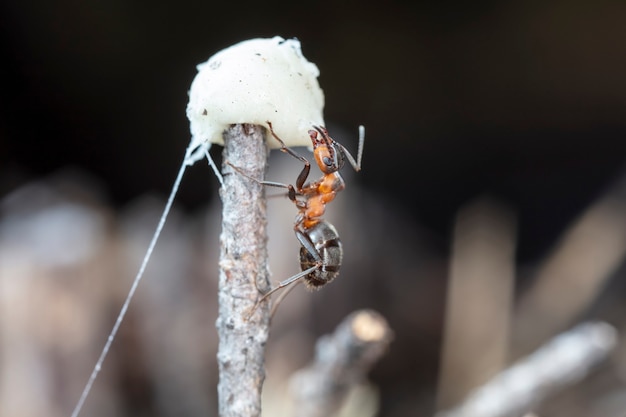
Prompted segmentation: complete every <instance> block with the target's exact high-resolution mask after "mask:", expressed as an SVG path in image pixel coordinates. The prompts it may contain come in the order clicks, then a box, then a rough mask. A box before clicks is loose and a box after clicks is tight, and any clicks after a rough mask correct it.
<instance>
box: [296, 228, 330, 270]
mask: <svg viewBox="0 0 626 417" xmlns="http://www.w3.org/2000/svg"><path fill="white" fill-rule="evenodd" d="M295 232H296V237H297V238H298V240H299V241H300V244H301V245H302V246H303V247H304V249H306V250H307V251H308V252H309V253H310V254H311V256H313V258H314V259H315V262H317V264H319V265H322V264H323V263H324V260H323V259H322V255H320V252H319V251H318V250H317V248H316V247H315V245H314V244H313V241H311V238H310V237H309V236H308V235H307V234H306V233H303V232H302V231H301V230H299V229H295Z"/></svg>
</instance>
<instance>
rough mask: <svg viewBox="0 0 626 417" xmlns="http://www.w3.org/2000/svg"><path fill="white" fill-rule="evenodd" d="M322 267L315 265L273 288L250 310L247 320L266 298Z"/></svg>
mask: <svg viewBox="0 0 626 417" xmlns="http://www.w3.org/2000/svg"><path fill="white" fill-rule="evenodd" d="M319 268H320V265H313V266H312V267H310V268H308V269H305V270H304V271H301V272H299V273H297V274H296V275H294V276H292V277H289V278H287V279H286V280H284V281H282V282H280V283H278V285H277V286H276V287H274V288H272V289H271V290H269V291H268V292H267V293H265V294H263V297H261V298H260V299H259V300H258V301H257V302H256V304H254V307H252V310H250V313H248V315H247V317H246V319H249V318H250V317H251V316H252V314H254V312H255V311H256V309H257V307H259V304H261V303H262V302H263V301H265V299H266V298H268V297H269V296H270V295H272V294H274V293H275V292H276V291H278V290H280V289H281V288H285V287H286V286H288V285H290V284H293V283H294V282H296V281H298V280H299V279H302V278H304V277H306V276H307V275H309V274H310V273H311V272H313V271H315V270H316V269H319Z"/></svg>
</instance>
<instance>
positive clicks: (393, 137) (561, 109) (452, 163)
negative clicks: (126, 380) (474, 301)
mask: <svg viewBox="0 0 626 417" xmlns="http://www.w3.org/2000/svg"><path fill="white" fill-rule="evenodd" d="M625 21H626V3H624V2H622V1H604V0H601V1H595V2H585V1H558V0H548V1H531V2H497V1H493V2H461V1H413V2H409V1H405V2H399V1H395V2H394V1H392V2H387V3H386V4H385V5H383V4H382V3H372V4H370V3H363V2H344V3H338V2H317V3H310V2H309V3H303V2H295V1H289V2H283V3H278V2H239V3H235V2H231V3H228V2H221V3H211V2H191V1H178V2H172V3H167V2H129V1H122V0H109V1H86V2H84V1H83V2H81V1H67V0H61V1H56V2H50V1H36V0H33V1H20V2H18V1H15V0H13V1H11V0H9V1H5V2H3V3H2V4H1V5H0V30H1V35H0V42H1V44H0V54H1V56H2V57H3V59H2V64H0V68H1V70H0V71H1V73H0V78H1V80H2V81H1V83H2V91H1V94H0V100H1V107H0V195H5V194H7V193H9V192H10V191H12V190H15V189H17V188H18V187H20V186H22V185H24V184H27V183H29V182H30V181H33V180H37V179H40V178H45V177H46V176H48V175H50V174H54V173H55V172H58V171H59V170H60V169H66V168H68V167H73V168H78V169H80V170H81V171H82V172H85V173H88V174H89V175H90V176H92V177H93V178H95V179H96V180H97V181H98V182H99V183H100V186H101V187H102V188H103V189H104V190H105V196H106V198H107V199H108V203H109V204H110V205H111V206H113V207H114V208H122V207H125V206H126V205H127V204H128V203H129V202H130V201H132V200H133V199H135V198H136V197H137V196H138V195H143V194H149V193H157V194H160V195H163V196H165V195H167V193H168V192H169V189H170V187H171V184H172V182H173V180H174V177H175V174H176V172H177V169H178V167H179V165H180V163H181V159H182V157H183V155H184V152H185V148H186V146H187V144H188V141H189V127H188V122H187V120H186V117H185V107H186V103H187V91H188V89H189V86H190V84H191V81H192V79H193V77H194V76H195V74H196V69H195V66H196V65H197V64H198V63H201V62H204V61H206V60H207V59H208V58H209V56H211V55H212V54H214V53H215V52H217V51H218V50H220V49H222V48H225V47H227V46H230V45H232V44H234V43H236V42H239V41H242V40H245V39H249V38H254V37H272V36H275V35H280V36H283V37H285V38H289V37H297V38H298V39H299V40H300V41H301V42H302V49H303V53H304V55H305V56H306V57H307V59H309V60H310V61H312V62H314V63H315V64H316V65H317V66H318V67H319V69H320V71H321V76H320V78H319V82H320V85H321V87H322V88H323V90H324V93H325V96H326V107H325V119H326V122H327V125H329V126H335V127H337V128H341V129H342V130H343V132H352V133H353V136H352V137H350V136H349V135H344V138H342V143H344V144H345V145H346V146H347V147H348V148H349V149H355V148H356V132H357V130H356V126H357V125H358V124H364V125H365V126H366V145H365V155H364V164H363V171H362V172H361V173H360V174H358V175H353V176H350V179H349V184H348V186H349V187H351V186H353V185H354V186H355V188H356V186H357V185H358V186H360V188H361V189H362V190H364V192H366V193H369V194H371V196H375V198H376V199H379V200H385V201H389V202H392V203H393V206H394V207H397V208H398V210H399V212H402V213H403V215H407V217H406V219H407V221H410V222H414V223H415V224H419V225H420V227H421V228H422V230H423V231H424V233H425V234H428V236H429V239H430V244H431V245H434V246H435V247H436V251H438V252H439V253H442V254H445V253H446V252H447V251H448V250H449V244H450V243H449V236H450V233H451V229H452V226H453V223H454V218H455V214H456V213H457V210H458V209H459V208H460V207H462V206H463V205H464V204H465V203H467V202H468V201H471V200H473V199H474V198H476V197H478V196H481V195H490V196H492V197H494V198H496V199H497V200H499V201H502V202H504V203H505V204H506V205H508V206H509V207H511V208H513V210H514V211H515V213H516V217H517V230H518V232H517V237H518V242H517V254H516V256H517V259H518V262H519V263H520V265H532V264H533V263H536V262H539V261H540V259H542V258H543V257H544V256H545V255H546V252H547V251H548V250H549V249H550V248H551V247H553V245H554V244H555V242H556V241H557V239H558V238H559V237H560V236H561V235H562V233H563V232H564V230H565V229H566V227H567V226H568V225H570V224H571V222H572V221H573V219H574V218H576V217H577V216H578V215H579V214H580V213H581V211H582V210H583V209H584V208H585V207H587V206H588V205H589V204H590V203H591V202H592V201H594V200H595V199H596V198H597V197H598V196H599V195H601V194H602V192H603V191H604V190H605V189H606V188H607V187H609V186H610V185H611V184H613V183H614V182H615V181H616V180H617V179H618V178H619V176H620V174H622V173H623V169H624V162H625V160H626V151H625V150H626V146H625V143H626V141H625V139H624V138H625V137H626V122H625V121H624V120H625V119H624V115H625V114H626V76H625V74H626V53H625V51H626V25H625V24H624V22H625ZM212 153H214V154H215V156H216V157H218V155H219V151H218V150H214V151H213V152H212ZM200 165H202V164H197V165H196V166H194V167H193V168H192V169H190V170H189V171H188V173H187V175H186V177H185V179H184V181H183V185H182V187H181V190H180V192H179V195H178V197H177V202H178V205H179V207H180V208H182V209H183V210H187V211H193V210H196V209H198V208H201V207H206V206H207V205H211V204H213V203H218V201H217V199H216V197H215V196H216V194H215V189H216V187H217V185H218V183H217V181H216V180H215V179H214V178H213V177H212V175H211V174H210V173H209V171H208V168H206V166H203V167H201V166H200ZM389 216H395V214H394V213H393V212H390V213H389ZM363 227H364V228H367V227H369V225H368V224H363ZM382 227H383V228H384V225H383V226H382ZM365 230H367V229H365ZM408 256H410V254H409V255H408ZM439 295H441V293H439ZM433 322H434V323H435V324H439V319H438V318H434V319H433ZM405 353H407V352H405ZM409 354H410V353H409ZM427 361H428V359H427ZM430 365H431V366H432V368H429V372H431V373H432V374H434V373H435V371H434V367H435V365H436V360H434V361H433V359H432V358H431V359H430Z"/></svg>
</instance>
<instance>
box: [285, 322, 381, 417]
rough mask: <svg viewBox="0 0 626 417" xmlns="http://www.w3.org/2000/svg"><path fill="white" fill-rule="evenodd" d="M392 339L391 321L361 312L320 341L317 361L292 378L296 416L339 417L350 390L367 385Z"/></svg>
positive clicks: (317, 347)
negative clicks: (369, 374)
mask: <svg viewBox="0 0 626 417" xmlns="http://www.w3.org/2000/svg"><path fill="white" fill-rule="evenodd" d="M392 337H393V336H392V331H391V329H390V328H389V325H388V324H387V321H386V320H385V318H384V317H383V316H381V315H380V314H379V313H377V312H375V311H372V310H360V311H356V312H354V313H352V314H350V315H349V316H348V317H346V318H345V319H344V320H343V321H342V322H341V324H339V326H338V327H337V329H336V330H335V332H334V333H333V334H332V335H327V336H323V337H322V338H320V339H319V340H318V342H317V346H316V355H315V361H314V362H313V363H312V364H310V365H309V366H307V367H306V368H305V369H303V370H301V371H298V372H297V373H296V374H295V375H294V376H293V377H292V379H291V382H290V386H291V393H292V395H293V398H294V403H295V404H294V413H293V415H297V416H298V417H328V416H331V415H333V414H334V413H336V412H337V411H338V410H339V408H340V407H341V405H342V403H343V401H344V400H345V398H346V396H347V394H348V392H349V390H350V389H351V388H352V387H354V386H356V385H358V384H361V383H363V382H364V379H365V376H366V375H367V373H368V372H369V370H370V368H371V367H372V366H373V365H374V364H375V363H376V362H377V361H378V360H379V359H380V357H381V356H382V355H383V354H384V353H385V352H386V351H387V347H388V345H389V343H390V342H391V339H392Z"/></svg>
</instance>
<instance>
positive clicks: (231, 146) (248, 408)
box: [216, 124, 269, 417]
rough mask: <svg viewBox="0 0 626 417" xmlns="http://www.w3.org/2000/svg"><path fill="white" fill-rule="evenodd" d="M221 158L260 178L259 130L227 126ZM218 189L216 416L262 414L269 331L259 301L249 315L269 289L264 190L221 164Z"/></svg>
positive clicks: (262, 148) (263, 160)
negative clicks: (220, 216)
mask: <svg viewBox="0 0 626 417" xmlns="http://www.w3.org/2000/svg"><path fill="white" fill-rule="evenodd" d="M224 143H225V144H224V160H225V161H228V162H230V163H231V164H233V165H234V166H236V167H239V168H240V169H242V170H244V171H245V172H247V173H249V174H250V176H252V177H254V178H263V175H264V172H265V167H266V164H267V146H266V144H265V140H264V138H263V128H262V127H260V126H255V125H248V124H243V125H241V124H238V125H233V126H231V127H230V128H229V129H228V130H227V131H226V132H225V134H224ZM223 170H224V187H223V188H222V189H221V197H222V203H223V219H222V234H221V237H220V239H221V253H220V277H219V293H218V300H219V316H218V319H217V323H216V326H217V332H218V336H219V347H218V353H217V360H218V366H219V384H218V387H217V390H218V401H219V415H220V416H221V417H255V416H260V415H261V388H262V385H263V381H264V379H265V371H264V366H263V360H264V348H265V343H266V341H267V338H268V333H269V312H268V307H267V305H266V304H265V303H263V304H262V305H261V306H259V308H257V309H256V311H255V312H254V314H253V315H252V316H250V314H249V313H250V311H251V309H252V308H253V307H254V305H255V302H256V300H257V298H258V297H259V290H258V288H261V289H265V288H267V287H268V286H269V280H268V266H267V248H266V243H267V234H266V223H267V220H266V206H265V194H264V190H263V186H262V185H261V184H259V183H258V182H255V181H251V180H250V179H248V178H246V177H245V176H243V175H238V174H236V173H233V170H232V168H231V167H230V166H229V165H227V164H224V166H223Z"/></svg>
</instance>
